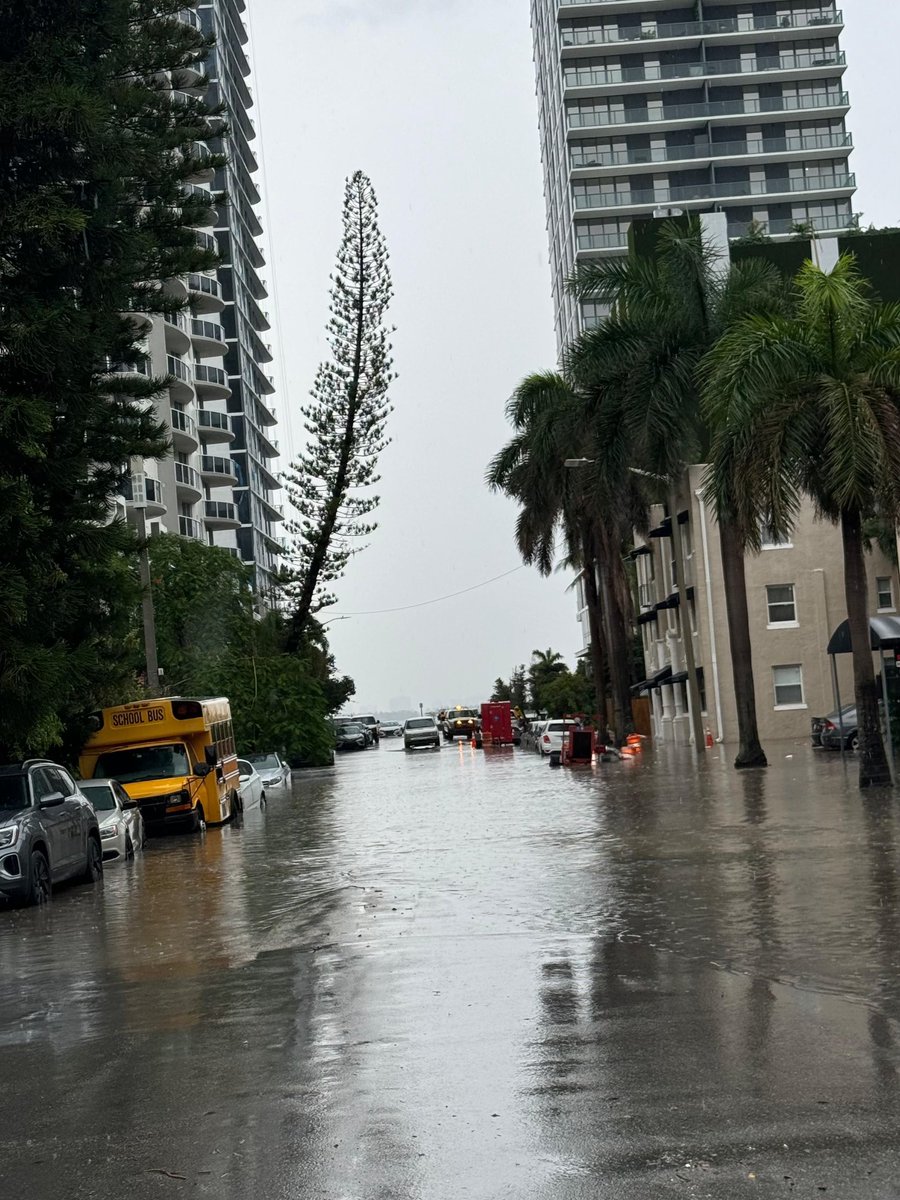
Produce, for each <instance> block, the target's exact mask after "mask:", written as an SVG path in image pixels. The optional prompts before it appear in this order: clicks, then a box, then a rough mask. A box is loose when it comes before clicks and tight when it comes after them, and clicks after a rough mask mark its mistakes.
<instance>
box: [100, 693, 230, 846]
mask: <svg viewBox="0 0 900 1200" xmlns="http://www.w3.org/2000/svg"><path fill="white" fill-rule="evenodd" d="M94 723H95V725H96V732H94V733H93V734H92V735H91V736H90V738H89V739H88V742H87V745H86V746H85V747H84V749H83V750H82V752H81V757H80V758H79V762H78V765H79V768H80V770H81V775H82V778H84V779H118V781H119V783H121V784H122V786H123V787H124V788H125V791H126V792H127V793H128V794H129V796H131V797H132V799H134V800H137V802H138V805H139V806H140V810H141V815H142V816H143V818H144V821H145V822H146V823H147V825H148V826H149V827H150V828H151V829H153V828H156V829H160V828H163V827H167V826H180V827H182V828H184V827H185V826H187V827H189V828H191V829H202V828H203V827H204V825H207V824H208V825H220V824H222V822H223V821H227V820H229V819H230V818H231V817H233V816H234V814H235V813H236V812H240V810H241V799H240V793H239V788H240V775H239V772H238V764H237V754H236V752H235V746H234V730H233V729H232V725H231V707H230V706H229V703H228V701H227V700H222V699H217V700H193V699H185V698H183V697H181V696H172V697H166V698H165V699H161V700H138V701H136V702H135V703H134V704H120V705H119V706H118V707H116V708H104V709H103V711H102V712H99V713H96V714H95V717H94Z"/></svg>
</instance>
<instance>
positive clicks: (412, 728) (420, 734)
mask: <svg viewBox="0 0 900 1200" xmlns="http://www.w3.org/2000/svg"><path fill="white" fill-rule="evenodd" d="M403 745H404V747H405V749H407V750H415V749H417V748H418V747H420V746H434V748H435V749H436V750H440V748H441V731H440V730H439V729H438V727H437V722H436V721H435V719H434V717H410V719H409V720H408V721H407V722H406V724H405V725H404V726H403Z"/></svg>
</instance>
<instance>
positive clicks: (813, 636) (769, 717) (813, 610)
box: [634, 466, 900, 745]
mask: <svg viewBox="0 0 900 1200" xmlns="http://www.w3.org/2000/svg"><path fill="white" fill-rule="evenodd" d="M703 472H704V468H703V467H702V466H695V467H691V468H690V471H689V472H688V474H687V476H686V477H685V488H684V491H683V493H682V495H681V497H680V499H679V506H678V508H679V511H678V521H677V528H678V529H679V531H680V534H681V539H682V546H683V550H684V559H685V587H686V591H687V597H686V603H684V601H683V600H682V598H681V597H680V596H679V594H678V589H677V587H676V585H675V581H674V580H675V573H674V566H673V560H672V553H673V551H672V538H671V529H672V522H671V520H669V519H668V518H666V516H665V512H664V510H663V508H662V507H661V506H656V507H655V508H654V510H653V517H654V527H653V529H652V530H651V532H650V534H649V535H648V536H647V537H645V538H639V539H638V544H637V546H636V548H635V551H634V562H635V567H636V574H637V596H636V602H637V611H638V622H639V628H640V631H641V636H642V640H643V646H644V661H645V665H646V671H647V679H646V682H645V684H644V685H643V688H642V689H641V690H642V691H643V693H644V694H649V697H650V704H651V712H652V724H653V733H654V737H655V738H656V739H657V740H658V741H663V742H676V743H687V742H689V741H690V740H691V722H690V713H689V709H688V688H687V674H686V670H685V665H686V664H685V655H684V643H683V628H684V621H685V616H686V615H687V617H688V619H689V621H690V626H691V631H692V637H693V644H694V655H695V659H696V664H697V667H698V675H699V680H700V685H701V686H700V691H701V708H702V710H703V725H704V728H705V729H708V730H710V731H711V733H712V735H713V737H714V738H715V739H716V740H717V741H727V742H731V741H735V740H736V739H737V717H736V713H735V703H734V688H733V682H732V670H731V653H730V648H729V642H728V619H727V616H726V612H725V592H724V584H723V579H722V562H721V556H720V549H719V532H718V526H717V524H716V521H715V519H714V517H713V514H712V512H711V510H710V507H709V505H708V504H707V503H705V502H704V500H703V490H702V488H703ZM867 558H868V571H869V600H870V608H871V612H872V615H873V616H874V615H876V614H879V613H881V614H895V613H896V612H897V605H898V603H900V579H898V573H897V568H896V567H895V566H894V565H893V563H892V562H890V561H889V560H888V559H887V558H886V557H885V556H884V554H882V553H881V552H880V551H879V550H878V549H877V548H874V549H873V550H872V552H871V553H870V554H869V555H868V556H867ZM746 576H747V600H748V605H749V610H750V635H751V638H752V643H753V674H754V678H755V681H756V708H757V716H758V720H759V732H760V739H761V741H762V742H763V745H765V744H766V743H767V742H771V741H774V740H777V739H780V738H784V739H798V738H806V737H808V735H809V732H810V720H811V718H812V717H813V716H819V715H825V714H828V713H830V712H832V711H833V710H834V707H835V705H834V691H833V683H832V668H831V660H830V658H829V657H828V655H827V653H826V647H827V645H828V641H829V639H830V637H831V635H832V633H833V632H834V631H835V629H836V628H837V627H838V626H839V625H840V624H841V622H842V621H844V620H845V619H846V616H847V606H846V602H845V600H844V575H843V553H842V548H841V534H840V529H839V528H838V527H837V526H834V525H831V524H830V523H829V522H824V521H817V520H816V519H815V516H814V513H813V508H812V505H811V504H806V505H805V506H804V507H803V509H802V510H801V512H800V515H799V517H798V520H797V524H796V528H795V530H794V533H793V535H792V539H791V541H790V542H789V543H785V544H775V543H774V542H769V543H768V544H765V545H764V546H763V549H762V550H761V551H760V553H759V554H748V555H747V560H746ZM836 663H837V671H838V681H839V687H840V694H841V700H842V702H846V701H851V700H852V697H853V675H852V665H851V661H850V656H849V655H842V656H839V657H837V658H836Z"/></svg>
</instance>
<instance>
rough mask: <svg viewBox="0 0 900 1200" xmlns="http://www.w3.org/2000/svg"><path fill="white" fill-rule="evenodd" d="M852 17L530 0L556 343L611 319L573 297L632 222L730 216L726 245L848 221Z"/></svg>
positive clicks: (807, 7) (777, 7)
mask: <svg viewBox="0 0 900 1200" xmlns="http://www.w3.org/2000/svg"><path fill="white" fill-rule="evenodd" d="M842 29H843V17H842V14H841V12H840V10H838V9H836V8H835V7H834V6H833V5H832V4H830V3H829V2H828V0H718V2H716V3H713V2H712V0H696V2H695V3H691V4H681V5H678V4H674V3H672V2H671V0H568V2H561V0H532V30H533V34H534V47H535V67H536V74H537V95H538V108H539V119H540V131H541V148H542V157H543V164H544V180H545V196H546V204H547V226H548V234H549V242H550V260H551V271H552V278H553V297H554V304H555V311H556V335H557V342H558V344H559V346H560V348H562V347H563V346H564V345H565V344H566V343H567V342H568V341H570V340H571V339H572V338H573V337H574V336H575V335H577V333H578V332H580V330H581V329H583V328H585V327H590V326H591V325H592V324H594V323H596V322H597V321H598V320H599V319H601V317H602V315H603V314H602V312H601V311H600V310H599V309H598V308H597V306H593V305H591V304H582V305H579V304H578V303H577V302H576V301H575V300H574V299H573V298H572V297H570V296H568V295H567V293H566V288H565V280H566V278H567V276H568V275H569V274H570V273H571V272H572V269H573V267H574V265H575V263H576V262H577V261H578V260H581V259H584V258H591V257H597V256H606V255H615V254H621V253H623V252H624V251H625V250H626V248H627V233H628V228H629V225H630V224H631V222H632V221H633V220H636V219H642V218H644V217H652V216H653V215H654V213H657V214H658V213H665V212H667V211H668V210H673V211H682V212H684V211H695V212H709V211H723V212H724V213H725V214H726V216H727V223H728V233H729V236H730V237H732V238H738V237H742V236H747V235H748V234H753V233H755V232H758V233H766V234H768V235H769V236H771V237H773V238H775V239H783V238H788V237H790V236H791V235H792V233H793V232H794V231H795V230H796V229H797V228H798V227H804V228H806V227H811V228H814V229H815V230H816V231H817V232H832V233H836V232H840V231H846V230H848V229H850V228H852V227H853V224H854V220H853V213H852V196H853V193H854V191H855V180H854V177H853V175H852V174H851V173H850V170H849V162H848V160H849V156H850V153H851V151H852V148H853V147H852V139H851V137H850V135H849V133H848V132H847V129H846V125H845V118H846V115H847V112H848V110H849V98H848V96H847V93H846V91H845V90H844V73H845V70H846V63H845V57H844V54H843V51H842V50H841V49H840V34H841V31H842Z"/></svg>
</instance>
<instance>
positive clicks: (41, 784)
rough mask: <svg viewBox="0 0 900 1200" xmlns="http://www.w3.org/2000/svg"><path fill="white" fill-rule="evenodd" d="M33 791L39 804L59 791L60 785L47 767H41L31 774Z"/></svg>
mask: <svg viewBox="0 0 900 1200" xmlns="http://www.w3.org/2000/svg"><path fill="white" fill-rule="evenodd" d="M31 790H32V792H33V793H34V799H35V803H36V804H39V803H40V802H41V800H43V799H44V798H45V797H46V796H51V795H52V794H53V793H54V792H56V791H58V790H59V785H58V784H57V782H56V780H55V779H54V778H53V776H52V775H51V774H50V772H49V771H48V770H47V769H46V768H45V767H39V768H38V770H36V771H32V772H31Z"/></svg>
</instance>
